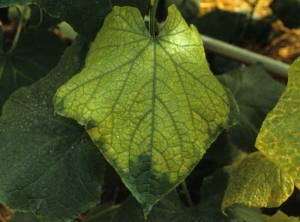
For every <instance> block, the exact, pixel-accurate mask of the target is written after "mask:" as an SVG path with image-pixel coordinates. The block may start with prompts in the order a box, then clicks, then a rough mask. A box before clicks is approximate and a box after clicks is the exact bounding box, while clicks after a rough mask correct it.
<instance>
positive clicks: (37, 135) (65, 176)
mask: <svg viewBox="0 0 300 222" xmlns="http://www.w3.org/2000/svg"><path fill="white" fill-rule="evenodd" d="M87 45H88V44H87V43H86V42H85V41H83V40H82V39H81V40H80V39H78V40H77V41H75V43H74V44H73V45H72V46H71V47H70V48H68V49H67V50H66V52H65V55H64V56H63V58H62V60H61V61H60V63H59V64H58V65H57V66H56V67H55V68H54V69H53V70H52V71H51V72H50V73H49V74H48V75H47V77H45V78H43V79H41V80H40V81H38V82H37V83H35V84H33V85H31V86H27V87H23V88H21V89H19V90H17V91H16V92H14V93H13V94H12V95H11V96H10V98H9V99H8V100H7V102H6V103H5V105H4V106H3V114H2V116H1V117H0V141H1V142H0V169H1V174H0V201H1V202H3V203H4V204H5V205H7V206H8V207H10V208H11V209H13V210H19V211H28V212H33V213H34V214H35V215H37V217H38V218H39V219H41V220H42V221H49V222H52V221H59V222H60V221H62V222H63V221H70V220H71V219H73V218H75V217H76V216H78V215H79V214H80V213H82V212H84V211H86V210H88V209H89V208H91V207H92V206H95V205H96V204H98V203H99V200H100V189H101V186H102V182H103V181H102V180H103V177H104V172H105V162H104V158H103V156H102V155H101V153H100V152H99V150H98V149H97V148H96V147H95V145H94V144H93V143H92V142H91V140H90V138H89V137H88V135H87V133H86V132H85V130H84V129H83V127H82V126H79V125H78V124H77V123H76V122H75V121H74V120H71V119H67V118H63V117H60V116H57V115H54V109H53V95H54V93H55V92H56V90H57V88H58V87H60V86H61V85H62V84H63V83H65V82H66V81H67V80H68V79H70V78H71V77H72V76H73V75H74V74H75V73H77V72H78V71H79V70H80V69H81V68H82V66H83V61H84V57H85V55H86V52H87V48H88V46H87Z"/></svg>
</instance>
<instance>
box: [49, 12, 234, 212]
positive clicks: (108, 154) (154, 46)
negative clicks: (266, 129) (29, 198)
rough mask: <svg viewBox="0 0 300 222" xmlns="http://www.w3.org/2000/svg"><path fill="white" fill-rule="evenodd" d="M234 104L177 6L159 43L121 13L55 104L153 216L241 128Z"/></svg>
mask: <svg viewBox="0 0 300 222" xmlns="http://www.w3.org/2000/svg"><path fill="white" fill-rule="evenodd" d="M230 101H231V102H229V99H228V97H227V94H226V92H225V91H224V89H223V88H222V86H221V85H220V84H219V82H218V81H217V80H216V79H215V77H214V76H213V74H212V73H211V72H210V70H209V67H208V65H207V61H206V59H205V54H204V49H203V46H202V40H201V38H200V36H199V33H198V31H197V30H196V28H195V27H194V26H191V27H189V26H188V25H187V24H186V23H185V21H184V19H183V18H182V17H181V15H180V13H179V12H178V10H177V8H176V7H175V6H171V7H170V8H169V16H168V18H167V20H166V22H165V24H164V27H163V29H162V31H161V32H160V33H159V35H158V36H155V37H152V36H150V34H149V32H148V30H147V28H146V26H145V23H144V20H143V18H142V16H141V15H140V12H139V11H138V10H137V9H135V8H131V7H115V8H114V9H113V11H112V13H110V14H109V15H108V16H107V18H106V19H105V22H104V25H103V28H102V29H101V30H100V32H99V33H98V35H97V37H96V39H95V41H94V42H93V43H92V45H91V48H90V51H89V53H88V56H87V58H86V64H85V67H84V69H83V70H82V71H81V72H80V73H79V74H78V75H76V76H75V77H73V78H72V79H71V80H70V81H68V82H67V83H66V84H65V85H64V86H62V87H61V88H60V89H59V90H58V91H57V93H56V95H55V97H54V104H55V109H56V112H57V113H59V114H60V115H63V116H67V117H71V118H74V119H76V120H77V121H78V122H79V123H80V124H82V125H85V127H86V130H87V132H88V133H89V135H90V137H91V138H92V139H93V141H94V142H95V144H96V145H97V146H98V147H99V149H100V150H101V151H102V153H103V155H104V156H105V158H106V159H107V161H108V162H109V163H110V164H111V165H112V166H113V167H114V168H115V169H116V171H117V172H118V174H119V175H120V176H121V178H122V180H123V182H124V184H125V185H126V186H127V187H128V188H129V189H130V191H131V192H132V194H133V195H134V196H135V198H137V200H138V201H139V202H140V203H141V204H142V206H143V208H144V211H145V215H147V214H148V212H149V211H150V209H151V208H152V206H153V205H154V204H155V203H156V202H157V201H158V200H159V199H160V198H161V197H162V196H164V195H165V194H166V193H168V192H169V191H170V190H172V189H173V188H174V187H175V186H177V185H178V184H179V183H180V182H181V181H182V180H183V179H184V178H185V177H186V176H187V175H188V174H189V173H190V172H191V171H192V169H193V168H194V167H195V165H196V164H197V163H198V162H199V160H200V159H201V157H202V156H203V154H204V153H205V151H206V149H207V148H208V147H209V146H210V144H211V143H212V142H213V141H214V140H215V139H216V137H217V136H218V134H219V133H220V131H221V130H222V129H223V128H226V127H228V126H229V125H230V124H231V123H232V122H234V120H232V118H231V119H230V118H229V114H230V110H231V109H236V106H235V105H233V102H232V98H231V100H230ZM233 101H234V100H233Z"/></svg>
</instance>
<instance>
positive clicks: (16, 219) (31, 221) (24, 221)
mask: <svg viewBox="0 0 300 222" xmlns="http://www.w3.org/2000/svg"><path fill="white" fill-rule="evenodd" d="M9 222H40V220H39V219H37V217H36V216H35V215H34V214H33V213H29V212H26V213H25V212H18V211H17V212H14V214H13V215H12V217H11V218H10V219H9Z"/></svg>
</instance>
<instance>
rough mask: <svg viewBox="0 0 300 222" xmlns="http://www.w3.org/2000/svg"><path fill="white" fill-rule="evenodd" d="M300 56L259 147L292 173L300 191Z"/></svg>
mask: <svg viewBox="0 0 300 222" xmlns="http://www.w3.org/2000/svg"><path fill="white" fill-rule="evenodd" d="M299 75H300V57H299V58H297V59H296V60H295V61H294V62H293V64H292V65H291V67H290V69H289V73H288V84H287V87H286V89H285V91H284V93H283V94H282V96H281V97H280V99H279V101H278V103H277V104H276V106H275V108H274V109H273V110H272V111H271V112H270V113H269V114H268V116H267V117H266V119H265V121H264V122H263V125H262V127H261V129H260V132H259V134H258V137H257V140H256V144H255V145H256V147H257V149H259V150H260V151H261V152H262V153H263V154H264V155H265V156H266V157H268V158H269V159H270V160H271V161H273V162H274V163H275V164H277V165H278V167H279V168H280V169H281V170H282V171H284V172H286V173H288V174H289V175H290V176H291V177H292V178H293V180H294V183H295V185H296V187H297V188H298V189H300V167H299V166H300V149H299V148H300V78H299Z"/></svg>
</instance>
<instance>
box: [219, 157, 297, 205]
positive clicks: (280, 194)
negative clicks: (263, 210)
mask: <svg viewBox="0 0 300 222" xmlns="http://www.w3.org/2000/svg"><path fill="white" fill-rule="evenodd" d="M293 190H294V182H293V180H292V178H291V177H290V176H289V175H288V174H287V173H285V172H283V171H282V170H280V168H279V167H278V166H277V165H276V164H275V163H273V162H271V161H270V160H269V159H268V158H267V157H266V156H264V155H263V154H262V153H260V152H254V153H251V154H249V155H248V156H246V157H245V158H244V159H243V160H242V161H241V162H240V163H237V164H234V165H233V167H232V175H231V177H230V180H229V184H228V187H227V189H226V192H225V195H224V199H223V202H222V209H223V210H224V209H225V208H227V207H229V206H231V205H232V204H234V203H240V204H245V205H247V206H250V207H278V206H280V205H281V204H282V203H283V202H284V201H285V200H287V198H288V197H289V196H290V195H291V194H292V193H293Z"/></svg>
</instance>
